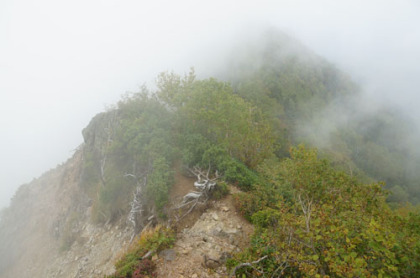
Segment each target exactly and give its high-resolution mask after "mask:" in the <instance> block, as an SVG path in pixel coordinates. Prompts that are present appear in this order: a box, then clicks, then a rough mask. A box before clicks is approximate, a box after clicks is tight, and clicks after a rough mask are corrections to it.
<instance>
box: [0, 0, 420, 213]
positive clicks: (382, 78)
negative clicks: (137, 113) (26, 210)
mask: <svg viewBox="0 0 420 278" xmlns="http://www.w3.org/2000/svg"><path fill="white" fill-rule="evenodd" d="M419 14H420V4H419V2H418V1H415V0H413V1H386V0H381V1H377V0H372V1H360V0H352V1H326V0H325V1H296V0H293V1H279V0H277V1H258V2H257V1H227V0H224V1H219V0H213V1H206V2H202V1H187V0H182V1H138V0H137V1H134V0H132V1H128V0H127V1H124V0H123V1H121V0H120V1H112V0H101V1H100V0H92V1H80V0H75V1H54V0H37V1H29V0H3V1H1V3H0V105H1V108H0V124H1V136H0V152H1V154H2V156H1V158H0V166H1V171H0V207H4V206H7V205H8V203H9V200H10V198H11V197H12V196H13V193H14V191H15V190H16V189H17V187H18V186H19V185H20V184H22V183H25V182H29V181H31V179H33V178H35V177H38V176H40V175H41V174H42V173H43V172H45V171H47V170H49V169H51V168H54V167H55V166H56V165H57V164H59V163H62V162H64V161H65V160H66V159H68V158H69V157H70V156H71V155H72V153H73V150H74V149H75V148H76V147H77V146H78V145H80V144H81V143H82V141H83V139H82V136H81V130H82V129H83V127H85V126H86V125H87V124H88V122H89V120H90V118H91V117H92V116H94V115H95V114H96V113H98V112H101V111H103V110H104V109H105V107H106V106H107V105H110V104H112V103H114V102H116V101H117V100H118V99H119V97H120V95H121V94H123V93H124V92H126V91H136V90H137V89H138V88H139V86H141V85H142V84H143V83H147V84H148V85H153V81H154V77H155V76H156V75H157V74H158V73H159V72H161V71H165V70H174V71H176V72H178V73H183V72H186V71H188V68H189V67H191V66H194V67H195V69H196V72H197V73H198V75H199V76H200V75H202V76H205V75H206V74H209V73H211V72H212V70H214V69H216V68H217V66H218V65H219V64H221V63H222V61H223V60H224V59H227V55H228V53H229V51H228V50H229V46H231V45H232V44H233V43H235V42H236V41H238V40H239V39H240V38H241V36H246V35H249V33H252V32H257V31H258V30H261V29H264V28H265V27H276V28H279V29H280V30H283V31H284V32H286V33H288V34H289V35H291V36H294V37H296V38H297V39H298V40H300V41H302V42H303V43H304V44H305V45H307V46H308V47H309V48H311V49H312V50H313V51H314V52H315V53H317V54H319V55H321V56H323V57H325V58H327V59H328V60H329V61H330V62H332V63H334V64H336V65H337V67H339V68H340V69H342V70H344V71H347V72H348V73H349V74H350V75H351V76H352V77H353V79H354V80H356V81H357V82H359V83H360V84H361V85H362V86H363V87H364V89H365V91H366V95H367V97H368V99H370V101H372V103H378V104H379V103H393V104H396V105H398V106H400V107H403V108H404V110H405V111H407V113H409V114H410V115H411V116H412V117H414V118H417V119H420V112H419V111H418V109H417V106H418V105H419V104H420V100H419V98H420V97H419V89H418V88H420V80H419V78H418V77H419V76H420V67H419V66H418V61H420V31H419V30H418V26H420V18H419V17H418V15H419Z"/></svg>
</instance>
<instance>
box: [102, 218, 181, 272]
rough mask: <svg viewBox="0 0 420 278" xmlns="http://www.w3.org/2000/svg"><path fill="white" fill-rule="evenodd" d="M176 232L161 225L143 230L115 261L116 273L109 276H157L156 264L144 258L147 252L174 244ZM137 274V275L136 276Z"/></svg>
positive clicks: (155, 251) (154, 251)
mask: <svg viewBox="0 0 420 278" xmlns="http://www.w3.org/2000/svg"><path fill="white" fill-rule="evenodd" d="M174 241H175V237H174V232H173V231H172V230H171V229H169V228H165V227H162V226H160V225H158V226H156V227H155V228H151V229H147V230H144V231H142V233H141V234H140V237H139V238H138V239H137V240H135V241H134V243H133V244H132V245H131V246H130V247H129V249H128V251H127V252H126V253H125V254H124V255H123V256H122V257H121V259H119V260H118V261H117V262H116V263H115V268H116V271H115V274H114V275H112V276H109V277H108V278H120V277H124V278H131V277H136V278H138V277H147V276H148V277H155V276H154V275H156V274H155V272H154V269H155V265H154V263H153V262H152V261H150V260H148V259H142V257H143V256H144V255H145V254H146V253H147V252H152V253H157V252H159V251H161V250H163V249H166V248H169V247H171V246H172V244H173V242H174ZM136 275H137V276H136Z"/></svg>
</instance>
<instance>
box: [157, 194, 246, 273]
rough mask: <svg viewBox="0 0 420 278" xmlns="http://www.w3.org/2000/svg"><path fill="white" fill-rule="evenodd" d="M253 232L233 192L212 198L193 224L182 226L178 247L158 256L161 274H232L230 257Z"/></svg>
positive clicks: (176, 245) (244, 243) (176, 244)
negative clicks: (229, 266)
mask: <svg viewBox="0 0 420 278" xmlns="http://www.w3.org/2000/svg"><path fill="white" fill-rule="evenodd" d="M233 190H234V188H233ZM231 191H232V190H231ZM252 232H253V228H252V225H251V224H249V223H248V222H247V221H246V220H245V219H243V218H242V217H241V216H240V215H239V214H238V213H237V212H236V211H235V208H234V206H233V203H232V196H231V195H228V196H227V197H226V198H224V199H223V200H220V201H212V202H211V204H210V206H209V208H207V209H206V210H205V211H204V212H203V213H202V214H201V216H199V217H198V219H197V220H196V221H195V223H193V224H192V226H191V227H188V226H187V225H186V227H184V228H183V229H181V231H180V232H179V233H178V235H177V241H176V243H175V246H174V248H173V249H170V250H165V251H164V252H161V253H160V254H159V256H158V257H157V258H155V259H157V265H158V277H162V278H163V277H168V278H169V277H171V278H178V277H192V278H194V277H197V278H198V277H200V278H201V277H228V273H227V270H226V267H225V261H226V259H227V258H228V257H229V256H230V254H231V253H232V252H237V251H239V250H240V248H242V247H243V246H245V245H246V244H247V242H248V241H249V237H250V235H251V234H252Z"/></svg>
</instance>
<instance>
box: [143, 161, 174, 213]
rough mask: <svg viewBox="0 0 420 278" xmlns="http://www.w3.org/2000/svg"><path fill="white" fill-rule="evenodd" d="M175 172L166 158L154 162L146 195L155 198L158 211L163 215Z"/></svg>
mask: <svg viewBox="0 0 420 278" xmlns="http://www.w3.org/2000/svg"><path fill="white" fill-rule="evenodd" d="M172 177H173V173H172V171H171V170H170V167H169V165H168V163H167V161H166V160H165V159H164V158H159V159H156V160H155V161H154V162H153V171H152V173H151V175H150V176H149V178H148V179H147V185H146V195H147V197H148V198H150V199H152V200H154V203H155V205H156V208H157V211H158V213H159V214H160V216H161V217H163V216H164V215H163V207H164V206H165V204H166V203H167V202H168V195H169V189H170V186H171V185H172V182H173V178H172Z"/></svg>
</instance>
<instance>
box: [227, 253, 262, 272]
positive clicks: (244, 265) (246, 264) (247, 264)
mask: <svg viewBox="0 0 420 278" xmlns="http://www.w3.org/2000/svg"><path fill="white" fill-rule="evenodd" d="M267 257H268V255H265V256H264V257H261V258H259V259H258V260H256V261H253V262H250V263H241V264H239V265H237V266H236V267H235V268H234V269H233V271H232V274H231V275H230V277H235V275H236V271H238V270H239V269H241V268H243V267H251V268H252V269H254V270H255V271H257V272H259V273H261V274H263V273H264V272H262V271H261V270H259V269H257V268H255V267H254V266H253V265H254V264H258V263H260V262H261V261H262V260H265V259H267Z"/></svg>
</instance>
